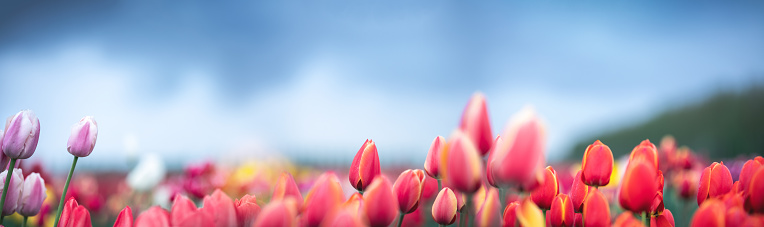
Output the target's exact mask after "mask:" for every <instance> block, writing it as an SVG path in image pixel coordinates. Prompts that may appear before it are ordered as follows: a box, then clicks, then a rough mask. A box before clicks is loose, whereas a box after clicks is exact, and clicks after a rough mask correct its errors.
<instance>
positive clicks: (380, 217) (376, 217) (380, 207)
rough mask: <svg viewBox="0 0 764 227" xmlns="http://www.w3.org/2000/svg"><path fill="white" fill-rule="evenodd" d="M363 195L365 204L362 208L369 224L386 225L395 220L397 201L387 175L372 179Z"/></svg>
mask: <svg viewBox="0 0 764 227" xmlns="http://www.w3.org/2000/svg"><path fill="white" fill-rule="evenodd" d="M363 196H364V202H365V204H367V206H364V210H365V211H366V216H367V218H368V220H369V225H370V226H372V227H374V226H388V225H390V223H392V222H393V220H395V217H396V216H397V214H398V209H397V208H396V205H397V204H398V201H397V199H396V198H395V195H393V187H392V185H390V181H388V180H387V177H384V176H381V177H378V178H376V179H374V181H372V182H371V185H369V188H368V190H367V192H366V193H364V194H363Z"/></svg>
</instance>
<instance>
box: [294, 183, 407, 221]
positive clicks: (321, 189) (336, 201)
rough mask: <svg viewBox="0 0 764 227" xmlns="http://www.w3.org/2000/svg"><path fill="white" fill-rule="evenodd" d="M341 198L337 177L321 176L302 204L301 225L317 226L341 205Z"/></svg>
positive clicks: (340, 188)
mask: <svg viewBox="0 0 764 227" xmlns="http://www.w3.org/2000/svg"><path fill="white" fill-rule="evenodd" d="M343 197H344V196H343V194H342V187H340V182H339V180H338V179H337V175H335V174H334V173H333V172H327V173H324V174H321V176H319V177H318V179H317V180H316V182H315V183H314V184H313V187H312V188H311V189H310V191H308V195H306V196H305V202H304V203H303V204H302V210H303V212H302V215H301V218H303V219H304V222H303V224H304V225H306V226H319V225H320V224H321V221H322V220H323V219H324V217H325V216H326V215H327V214H329V213H330V212H331V211H333V210H334V209H335V208H337V207H338V206H339V205H340V204H342V201H343ZM387 202H392V201H387ZM393 204H394V203H393Z"/></svg>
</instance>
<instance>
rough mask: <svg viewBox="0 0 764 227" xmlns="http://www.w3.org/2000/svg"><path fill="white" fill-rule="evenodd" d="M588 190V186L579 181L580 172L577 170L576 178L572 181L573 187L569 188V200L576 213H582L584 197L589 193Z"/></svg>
mask: <svg viewBox="0 0 764 227" xmlns="http://www.w3.org/2000/svg"><path fill="white" fill-rule="evenodd" d="M590 188H591V187H590V186H589V185H586V184H584V181H583V180H581V170H579V171H578V172H577V173H576V178H574V179H573V185H572V186H571V188H570V200H571V202H573V208H574V209H575V212H576V213H581V212H583V209H584V206H583V205H584V199H586V195H587V194H588V193H589V190H591V189H590Z"/></svg>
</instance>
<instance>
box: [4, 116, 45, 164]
mask: <svg viewBox="0 0 764 227" xmlns="http://www.w3.org/2000/svg"><path fill="white" fill-rule="evenodd" d="M39 140H40V121H39V120H38V119H37V116H36V115H35V114H34V112H32V111H31V110H22V111H20V112H18V113H17V114H16V115H13V116H12V117H10V118H8V121H6V125H5V136H4V137H3V143H2V150H3V153H5V155H7V156H8V157H9V158H11V159H27V158H29V157H31V156H32V154H34V151H35V149H37V141H39Z"/></svg>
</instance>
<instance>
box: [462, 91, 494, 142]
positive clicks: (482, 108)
mask: <svg viewBox="0 0 764 227" xmlns="http://www.w3.org/2000/svg"><path fill="white" fill-rule="evenodd" d="M459 129H460V130H462V131H464V133H466V134H467V136H468V137H469V138H470V140H472V141H473V142H474V143H475V146H477V150H478V151H479V152H480V156H483V155H485V154H486V153H488V151H490V150H491V142H493V133H492V132H491V123H490V122H489V121H488V109H487V107H486V102H485V96H483V94H482V93H479V92H478V93H475V94H474V95H472V98H471V99H470V101H469V103H467V107H465V108H464V113H463V114H462V122H461V124H460V125H459Z"/></svg>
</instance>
